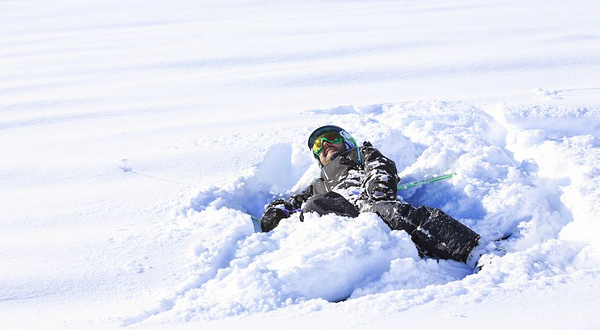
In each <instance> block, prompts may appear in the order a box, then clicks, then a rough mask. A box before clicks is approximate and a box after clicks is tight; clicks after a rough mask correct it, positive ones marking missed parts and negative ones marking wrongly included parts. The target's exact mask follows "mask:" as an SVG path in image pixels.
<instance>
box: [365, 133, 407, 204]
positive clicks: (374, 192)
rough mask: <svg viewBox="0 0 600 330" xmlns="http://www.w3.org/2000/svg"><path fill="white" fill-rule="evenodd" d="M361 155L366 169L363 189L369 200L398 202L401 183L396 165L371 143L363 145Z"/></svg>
mask: <svg viewBox="0 0 600 330" xmlns="http://www.w3.org/2000/svg"><path fill="white" fill-rule="evenodd" d="M360 153H361V158H362V161H363V164H364V169H365V179H364V181H363V187H364V188H365V191H366V193H367V196H368V197H369V199H371V200H374V201H380V200H396V194H397V193H398V182H400V178H399V177H398V171H397V169H396V163H394V161H393V160H391V159H389V158H387V157H385V156H384V155H383V154H382V153H381V152H379V150H377V149H375V148H374V147H373V145H372V144H371V143H370V142H364V143H363V146H362V147H361V148H360Z"/></svg>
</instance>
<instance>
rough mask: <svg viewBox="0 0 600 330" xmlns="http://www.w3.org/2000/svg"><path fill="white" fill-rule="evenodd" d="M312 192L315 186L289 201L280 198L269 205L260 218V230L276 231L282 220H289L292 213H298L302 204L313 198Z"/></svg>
mask: <svg viewBox="0 0 600 330" xmlns="http://www.w3.org/2000/svg"><path fill="white" fill-rule="evenodd" d="M312 192H313V186H312V185H310V186H309V187H308V188H306V189H305V190H304V191H302V192H301V193H299V194H297V195H293V196H292V197H290V198H289V199H288V200H285V199H283V198H279V199H276V200H274V201H272V202H271V203H269V205H267V207H266V210H265V213H264V214H263V216H262V217H261V218H260V229H261V230H262V231H263V232H268V231H271V230H273V229H275V227H277V225H279V222H280V221H281V220H283V219H285V218H289V217H290V215H291V214H292V213H295V212H297V211H298V210H299V209H300V207H302V203H304V202H306V201H307V200H308V199H309V198H310V197H311V196H312Z"/></svg>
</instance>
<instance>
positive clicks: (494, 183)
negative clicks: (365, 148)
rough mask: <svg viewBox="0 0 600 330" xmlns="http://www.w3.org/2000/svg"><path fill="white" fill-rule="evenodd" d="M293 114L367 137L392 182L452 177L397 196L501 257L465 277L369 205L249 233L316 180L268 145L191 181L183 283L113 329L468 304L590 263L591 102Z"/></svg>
mask: <svg viewBox="0 0 600 330" xmlns="http://www.w3.org/2000/svg"><path fill="white" fill-rule="evenodd" d="M305 115H306V116H321V118H322V120H323V122H322V123H333V124H336V125H339V126H342V127H344V128H346V129H347V130H348V131H349V132H351V134H352V135H353V136H354V137H355V138H356V139H358V140H370V141H371V142H372V143H373V144H374V145H375V146H376V147H378V148H379V149H380V150H382V152H383V153H384V154H386V155H388V156H390V157H391V158H392V159H394V160H395V161H396V162H397V164H398V168H399V171H400V174H401V176H402V177H403V178H404V181H405V182H408V181H411V180H413V179H421V178H427V177H430V176H434V175H439V174H443V173H447V172H456V173H458V176H455V177H454V178H453V179H451V180H449V181H446V182H438V183H433V184H430V185H426V186H421V187H417V188H411V189H407V190H404V191H401V192H400V197H401V198H404V199H405V200H406V201H408V202H410V203H412V204H414V205H422V204H426V205H429V206H434V207H440V208H442V209H444V210H445V211H447V212H448V213H449V214H451V215H453V216H454V217H456V218H457V219H458V220H459V221H462V222H463V223H465V224H467V225H469V226H470V227H472V228H473V229H474V230H476V231H477V232H478V233H480V234H481V236H482V243H481V244H491V242H494V241H497V240H498V239H500V238H506V237H507V236H509V238H508V239H505V240H502V241H501V242H500V243H495V244H497V245H498V246H499V247H500V249H501V250H503V251H505V255H504V256H501V257H495V258H493V260H492V261H493V262H492V263H491V264H489V265H487V266H486V267H485V268H484V269H483V270H482V271H481V272H480V273H478V274H476V275H470V274H471V272H472V271H471V269H469V268H468V267H467V266H465V265H464V264H460V263H457V262H454V261H436V260H431V259H425V260H424V259H420V258H419V257H418V254H417V252H416V248H415V246H414V244H413V243H412V242H411V240H410V239H409V237H408V236H407V234H406V233H405V232H399V231H390V230H389V229H388V227H387V226H386V225H385V224H384V223H383V222H382V221H381V219H379V218H378V217H377V216H376V215H374V214H370V213H366V214H361V215H360V216H359V217H358V218H356V219H348V218H343V217H339V216H335V215H328V216H323V217H317V216H312V215H309V216H307V217H306V220H305V221H304V222H300V221H299V219H298V216H292V217H291V218H290V219H288V220H286V221H283V222H282V223H281V224H280V226H279V227H277V228H276V229H275V230H274V231H272V232H270V233H260V232H259V228H258V226H257V222H256V221H253V220H252V219H251V216H250V215H252V216H254V217H259V216H260V214H261V212H262V210H263V207H264V205H265V204H267V203H268V202H269V201H270V200H272V199H273V198H276V197H280V196H286V195H289V194H291V193H293V192H294V191H296V190H298V189H300V188H302V187H303V186H306V185H307V184H309V183H310V181H311V180H312V179H313V178H314V177H315V176H317V175H318V168H317V167H316V166H315V164H314V163H311V160H310V159H311V156H310V155H309V154H308V152H306V151H304V150H303V149H304V148H305V146H304V143H290V144H285V143H284V144H282V143H274V144H273V145H272V146H270V147H269V149H268V151H267V152H266V154H265V156H264V158H263V160H262V161H261V162H260V163H259V164H258V165H256V166H254V167H253V168H250V169H248V171H247V172H246V174H244V175H242V176H240V177H238V178H234V179H233V181H232V182H231V183H230V184H229V185H225V186H222V187H209V188H205V189H203V190H202V191H200V192H199V193H198V194H197V195H196V196H195V197H194V198H192V199H191V200H190V202H189V203H187V204H184V205H183V206H182V207H181V209H180V211H179V216H178V218H177V220H176V222H177V223H178V225H177V226H176V227H177V231H179V232H186V233H187V234H186V235H191V236H192V237H194V241H195V243H194V244H192V245H191V246H190V256H189V257H190V268H191V271H190V272H191V274H190V279H189V280H188V281H187V282H186V283H184V284H183V285H182V286H181V287H180V288H178V289H176V290H173V291H172V292H171V293H170V294H168V295H167V296H166V297H164V296H163V297H161V298H160V301H161V302H160V303H159V304H157V306H158V307H155V308H153V309H149V310H148V311H145V312H143V313H141V314H140V315H137V316H134V317H132V318H129V319H127V321H126V322H125V323H126V324H133V323H137V322H143V323H144V324H147V323H162V322H172V321H183V320H195V319H204V320H210V319H214V318H223V317H228V316H233V315H240V314H248V313H257V312H265V311H271V310H275V309H280V308H285V307H289V306H295V305H306V304H307V303H311V302H312V303H316V302H319V301H330V302H332V301H340V300H345V299H349V300H347V302H348V303H349V302H350V301H352V300H355V299H361V298H364V297H370V296H373V295H381V294H384V293H386V292H394V294H397V295H400V297H402V296H405V297H406V298H407V299H408V300H407V301H409V302H412V304H421V303H423V302H425V301H427V299H426V298H425V297H428V296H431V295H437V296H447V297H450V296H463V297H464V299H466V300H468V301H475V300H477V299H480V298H481V297H484V296H486V295H491V294H497V293H498V291H499V290H500V291H502V290H518V289H519V288H523V287H526V286H528V285H530V284H531V283H538V285H548V283H551V282H553V281H562V280H564V277H565V276H568V274H572V273H574V272H577V271H581V270H586V269H592V268H593V267H596V266H597V265H598V262H599V261H600V258H598V256H599V254H598V251H599V246H598V239H597V237H599V235H600V232H599V231H598V219H597V216H596V215H597V214H599V213H598V203H599V202H598V201H599V200H600V199H599V198H598V197H599V191H600V189H599V188H598V185H597V184H594V183H599V182H598V180H599V179H598V174H599V173H600V163H599V161H600V154H599V148H598V146H599V141H598V137H597V136H596V135H592V134H589V133H592V132H595V130H596V128H597V125H598V120H600V115H599V114H598V111H595V110H585V111H581V110H573V109H571V110H569V109H560V108H555V107H548V108H540V107H533V108H532V107H528V106H525V105H522V106H511V107H509V106H504V105H493V106H490V105H473V104H464V103H460V102H415V103H399V104H387V105H374V106H368V107H353V106H348V107H338V108H335V109H332V110H315V111H310V112H307V113H306V114H305ZM323 115H324V117H323ZM540 118H542V119H541V120H540ZM559 121H560V122H562V124H561V125H557V124H556V123H557V122H559ZM569 123H570V125H569ZM318 124H320V123H317V124H315V125H318ZM311 128H312V127H306V128H303V129H302V130H303V131H306V132H309V131H310V129H311ZM274 140H276V139H274ZM298 140H300V141H301V142H303V141H304V136H298ZM557 154H560V155H561V157H560V158H558V157H556V156H554V155H557ZM302 157H304V158H305V159H307V160H304V161H299V159H301V158H302ZM557 158H558V159H557ZM567 169H568V170H567ZM253 225H254V226H253ZM469 275H470V276H469ZM560 278H563V279H562V280H561V279H560ZM544 283H545V284H544ZM407 304H408V305H406V306H409V305H410V304H411V303H407Z"/></svg>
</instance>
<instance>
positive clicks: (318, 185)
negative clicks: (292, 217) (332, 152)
mask: <svg viewBox="0 0 600 330" xmlns="http://www.w3.org/2000/svg"><path fill="white" fill-rule="evenodd" d="M399 181H400V178H399V177H398V174H397V170H396V164H395V163H394V161H392V160H391V159H389V158H387V157H385V156H384V155H383V154H381V152H379V150H377V149H375V148H374V147H373V145H371V143H370V142H364V143H363V145H362V146H361V147H359V148H356V149H351V150H346V151H344V152H342V153H340V154H339V155H338V156H337V157H336V158H335V159H333V161H332V162H331V163H329V164H327V165H325V166H323V167H322V168H321V177H319V178H318V179H316V180H315V181H313V183H312V184H311V185H310V186H309V187H308V188H306V189H305V190H304V191H302V192H301V193H300V194H298V195H294V196H292V197H291V198H290V199H289V200H288V202H289V203H291V204H292V206H293V207H294V209H298V208H300V207H301V206H302V203H304V202H306V201H307V200H308V199H309V198H310V197H312V196H315V195H318V194H324V193H327V192H330V191H334V192H337V193H339V194H340V195H342V196H344V197H345V198H346V199H348V200H349V201H350V202H352V203H353V204H355V205H356V206H357V207H358V208H359V209H362V208H363V206H364V205H366V204H371V203H372V202H376V201H381V200H396V194H397V192H398V188H397V187H398V182H399Z"/></svg>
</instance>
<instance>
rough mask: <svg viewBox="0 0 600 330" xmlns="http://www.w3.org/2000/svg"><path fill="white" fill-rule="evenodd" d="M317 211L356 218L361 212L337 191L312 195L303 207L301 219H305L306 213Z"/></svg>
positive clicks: (323, 213) (318, 212)
mask: <svg viewBox="0 0 600 330" xmlns="http://www.w3.org/2000/svg"><path fill="white" fill-rule="evenodd" d="M306 212H315V213H317V214H319V215H325V214H329V213H334V214H337V215H341V216H345V217H351V218H356V217H357V216H358V215H359V214H360V212H359V211H358V209H357V208H356V206H354V205H353V204H352V203H350V202H349V201H348V200H347V199H345V198H344V197H343V196H342V195H340V194H338V193H335V192H328V193H325V194H319V195H315V196H313V197H311V198H310V199H309V200H308V201H306V203H305V204H304V207H303V208H302V214H300V220H303V219H304V213H306Z"/></svg>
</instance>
